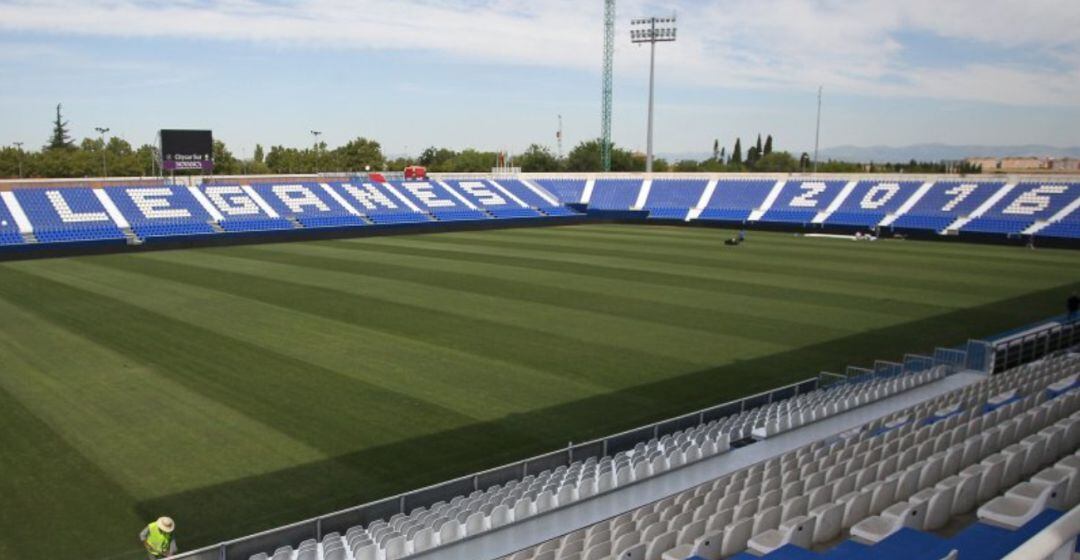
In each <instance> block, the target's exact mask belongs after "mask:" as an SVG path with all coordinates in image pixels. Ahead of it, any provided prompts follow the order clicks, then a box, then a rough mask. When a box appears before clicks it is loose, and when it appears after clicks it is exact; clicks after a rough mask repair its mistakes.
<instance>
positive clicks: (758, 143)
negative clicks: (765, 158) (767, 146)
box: [754, 132, 763, 156]
mask: <svg viewBox="0 0 1080 560" xmlns="http://www.w3.org/2000/svg"><path fill="white" fill-rule="evenodd" d="M754 147H756V148H757V153H758V155H759V156H760V155H761V151H762V149H763V148H762V147H761V133H760V132H759V133H758V135H757V144H755V145H754Z"/></svg>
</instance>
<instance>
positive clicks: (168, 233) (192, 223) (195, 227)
mask: <svg viewBox="0 0 1080 560" xmlns="http://www.w3.org/2000/svg"><path fill="white" fill-rule="evenodd" d="M105 192H106V194H108V196H109V199H111V200H112V201H113V203H114V204H116V207H117V209H119V210H120V213H121V214H123V215H124V217H125V218H127V221H128V223H129V224H130V225H131V229H132V231H134V232H135V235H137V236H139V237H140V238H142V239H153V238H159V237H184V236H189V235H206V234H212V233H215V230H214V228H213V227H212V226H211V225H210V222H211V221H212V220H213V218H212V217H211V216H210V214H209V213H207V211H206V209H205V208H203V207H202V205H200V204H199V201H198V200H196V199H195V197H194V196H193V195H192V194H191V192H189V191H188V190H187V189H186V188H183V187H172V186H160V187H106V188H105Z"/></svg>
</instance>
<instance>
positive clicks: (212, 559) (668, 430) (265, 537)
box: [174, 378, 819, 560]
mask: <svg viewBox="0 0 1080 560" xmlns="http://www.w3.org/2000/svg"><path fill="white" fill-rule="evenodd" d="M818 387H819V378H811V379H805V380H802V381H799V382H796V383H792V384H790V385H785V386H783V387H779V388H776V389H771V390H769V391H765V392H761V393H757V394H755V395H750V396H748V397H743V398H741V399H737V400H734V401H729V402H726V403H723V404H719V405H714V406H710V407H708V408H704V409H701V410H698V411H696V412H691V413H688V414H683V415H680V416H676V417H674V418H669V419H667V420H661V421H659V422H654V423H652V424H648V425H646V426H641V427H639V428H634V429H631V430H627V431H624V432H621V433H618V434H614V435H610V436H607V437H603V438H599V439H594V440H592V441H588V442H585V443H576V444H571V445H568V446H567V447H565V448H563V449H559V450H556V451H552V452H549V453H545V454H543V455H537V456H535V457H531V458H529V459H525V460H522V461H516V462H514V463H510V464H507V465H503V466H501V467H496V468H493V469H488V470H486V471H481V472H478V473H474V474H471V475H468V476H463V477H460V478H456V479H454V480H450V481H447V482H442V483H439V484H435V485H432V486H428V487H426V488H421V489H418V490H413V491H410V492H406V493H403V494H398V495H396V496H391V497H389V498H383V499H381V500H377V501H374V502H369V503H366V504H363V505H359V506H355V507H351V508H348V509H344V510H341V511H337V512H334V513H329V514H326V515H321V516H318V517H314V518H311V519H306V520H304V521H300V522H297V523H292V524H289V525H286V526H283V527H278V528H275V529H270V530H268V531H264V532H261V533H257V534H254V535H248V536H245V537H241V538H238V539H233V540H230V541H225V542H222V543H218V544H215V545H212V546H208V547H204V548H200V549H197V550H193V551H191V552H186V553H183V554H179V555H177V556H175V557H174V558H176V559H177V560H180V559H184V560H247V559H248V558H249V557H251V556H252V555H254V554H258V553H260V552H268V553H269V552H272V551H273V550H275V549H276V548H278V547H280V546H295V545H296V544H298V543H300V542H302V541H304V540H306V539H316V540H322V538H323V536H324V535H327V534H330V533H333V532H338V533H344V532H345V531H346V530H347V529H348V528H350V527H354V526H357V525H367V524H369V523H371V522H372V521H376V520H379V519H389V518H390V517H391V516H393V515H396V514H399V513H408V512H410V511H412V510H414V509H416V508H419V507H428V506H431V505H432V504H435V503H437V502H440V501H449V500H451V499H452V498H454V497H457V496H467V495H468V494H470V493H471V492H474V491H476V490H484V489H487V488H489V487H491V486H493V485H496V484H505V483H507V482H510V481H512V480H519V479H521V478H524V477H526V476H528V475H530V474H537V473H540V472H543V471H545V470H554V469H556V468H558V467H560V466H569V465H570V464H572V463H574V462H575V461H583V460H586V459H588V458H590V457H596V458H600V457H604V456H608V455H614V454H616V453H618V452H620V451H628V450H631V449H633V448H634V446H636V445H637V444H639V443H644V442H647V441H649V440H650V439H654V438H655V439H659V438H661V437H663V436H665V435H669V434H672V433H675V432H677V431H680V430H685V429H687V428H692V427H695V426H698V425H701V424H705V423H708V422H711V421H713V420H719V419H721V418H726V417H728V416H731V415H733V414H738V413H740V412H743V411H745V410H749V409H752V408H756V407H759V406H763V405H766V404H769V403H772V402H775V401H780V400H784V399H789V398H792V397H794V396H797V395H800V394H803V393H807V392H810V391H813V390H815V389H817V388H818Z"/></svg>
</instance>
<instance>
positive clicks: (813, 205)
mask: <svg viewBox="0 0 1080 560" xmlns="http://www.w3.org/2000/svg"><path fill="white" fill-rule="evenodd" d="M846 184H847V183H846V182H845V181H788V182H787V183H785V184H784V188H783V189H782V190H781V191H780V194H779V195H778V196H777V197H776V200H775V201H774V202H773V205H772V207H771V208H770V209H769V211H768V212H766V213H765V215H764V216H762V217H761V220H760V221H762V222H775V223H795V224H807V223H810V222H812V221H813V220H814V217H816V216H817V215H818V213H819V212H823V211H825V209H827V208H828V207H829V205H830V204H832V202H833V200H836V197H837V196H839V195H840V192H841V191H842V190H843V189H844V186H845V185H846Z"/></svg>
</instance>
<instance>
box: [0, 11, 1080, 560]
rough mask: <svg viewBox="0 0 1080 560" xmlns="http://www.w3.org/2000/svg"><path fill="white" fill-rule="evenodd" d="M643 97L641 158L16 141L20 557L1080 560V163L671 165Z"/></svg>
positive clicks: (3, 184) (5, 334)
mask: <svg viewBox="0 0 1080 560" xmlns="http://www.w3.org/2000/svg"><path fill="white" fill-rule="evenodd" d="M603 4H604V5H605V6H606V8H607V10H608V11H606V12H605V16H606V20H605V22H604V24H605V25H604V30H605V33H606V34H607V35H606V40H607V46H608V47H610V41H611V33H612V29H613V27H614V25H615V21H616V20H615V14H614V11H613V10H614V4H615V2H614V0H608V1H606V2H604V3H603ZM6 9H7V8H4V7H2V6H0V15H3V14H4V10H6ZM24 9H26V10H30V8H25V7H24ZM432 9H436V8H432ZM12 13H14V12H12ZM675 21H676V20H675V18H674V17H672V18H670V19H666V18H665V19H658V18H651V19H649V20H632V21H631V22H630V23H631V25H633V26H640V25H641V24H642V23H647V24H648V25H649V26H651V27H649V28H646V30H645V31H642V30H641V29H636V30H635V31H633V32H632V35H631V37H632V38H633V40H634V42H637V43H640V42H651V43H652V45H651V46H652V48H654V49H655V47H656V43H657V42H664V41H669V40H670V41H674V39H675V33H674V28H673V27H672V29H671V31H670V33H668V32H667V31H663V30H658V29H657V25H658V24H662V25H671V26H674V24H675ZM597 25H599V22H597ZM653 54H654V56H655V52H654V53H653ZM611 55H612V52H611V49H610V48H608V49H607V50H606V51H605V62H607V68H606V69H605V71H606V72H609V73H610V62H611ZM2 64H3V61H2V59H0V65H2ZM610 87H611V82H610V74H608V78H607V80H606V81H605V84H604V94H605V95H604V102H605V110H606V111H607V112H608V113H607V119H610V110H611V106H610V101H611V97H610ZM3 99H4V98H2V97H0V103H3V102H5V101H3ZM219 101H220V100H219ZM220 102H222V103H225V101H220ZM649 102H650V109H649V137H648V153H647V154H643V155H642V157H641V161H642V164H643V165H644V166H645V167H644V168H643V169H641V170H629V171H627V170H614V171H613V170H611V161H610V158H611V155H612V154H611V153H610V152H611V150H612V144H611V141H610V124H611V123H610V120H608V121H606V123H605V125H604V126H605V127H606V129H605V130H604V131H603V133H602V135H601V138H600V140H599V142H598V145H599V147H600V150H598V151H597V156H598V157H597V161H596V165H597V166H598V170H595V171H578V170H574V169H571V168H570V167H567V166H566V165H565V164H564V167H563V169H561V170H558V171H530V170H527V169H522V168H521V167H515V166H514V165H513V163H512V162H511V161H509V158H504V154H503V153H501V152H500V153H499V155H498V158H497V160H495V161H493V162H491V166H490V169H488V170H483V171H455V170H437V169H426V168H425V167H423V166H421V165H416V164H414V163H410V164H409V165H408V166H407V167H405V168H404V169H395V168H391V164H390V163H389V158H387V159H384V160H382V162H383V165H382V166H381V167H379V168H376V169H377V170H376V171H372V168H371V166H369V165H365V166H363V167H364V168H363V169H355V168H354V169H348V170H337V169H332V168H331V169H321V170H320V169H318V167H317V166H318V165H319V160H315V162H316V163H315V165H316V168H315V169H312V170H311V172H308V171H307V170H305V171H302V172H288V173H285V172H267V173H229V174H215V173H214V172H213V171H214V167H215V163H220V162H221V161H222V160H223V159H224V158H223V156H222V155H221V154H222V152H221V150H220V148H219V147H218V146H217V145H216V144H215V142H216V141H215V139H214V137H213V134H212V132H211V131H210V130H203V129H160V130H159V132H158V137H157V145H156V146H153V149H152V150H151V151H150V152H147V153H148V154H151V155H153V157H154V158H156V159H155V160H154V162H153V163H154V165H155V166H156V168H155V169H156V170H157V172H156V173H154V174H153V176H119V175H118V176H110V174H109V173H106V172H105V171H106V170H105V169H101V171H102V173H100V174H99V175H100V176H98V175H94V176H78V175H77V173H67V174H66V175H65V176H60V175H64V174H63V173H59V172H56V173H53V174H52V175H49V173H48V172H44V171H41V172H34V173H33V174H32V175H33V176H31V177H23V175H24V169H23V167H22V166H23V160H22V159H19V163H18V165H19V167H18V177H15V176H12V177H11V178H5V179H0V450H2V451H0V558H2V559H8V558H11V559H43V558H80V559H82V558H85V559H101V560H142V559H143V558H147V557H149V558H151V559H157V558H175V559H177V560H180V559H184V560H398V559H417V560H443V559H456V560H721V559H728V558H733V559H738V560H750V559H753V558H767V559H772V560H812V559H834V560H863V559H865V560H870V559H874V560H877V559H905V560H913V559H927V560H943V559H953V560H955V559H960V560H968V559H997V558H1008V559H1010V560H1042V559H1047V560H1050V559H1053V560H1066V559H1069V560H1071V559H1075V558H1078V557H1080V547H1078V543H1077V535H1078V534H1080V313H1078V311H1077V309H1078V308H1080V298H1078V297H1077V295H1076V294H1077V292H1078V291H1080V252H1078V250H1080V175H1078V174H1070V173H1061V172H1057V170H1056V169H1053V168H1047V169H1032V170H1021V171H1006V170H1003V169H997V170H995V171H996V172H993V171H991V170H988V169H982V170H979V169H977V168H974V167H963V168H962V169H963V171H964V172H963V173H960V172H953V171H954V168H953V167H952V164H951V163H950V164H948V165H947V166H945V167H947V169H946V170H944V171H941V172H932V173H919V172H913V169H909V168H904V169H901V168H896V170H892V171H891V172H890V171H889V170H887V169H886V170H885V172H882V170H883V169H884V168H871V166H869V165H868V166H867V167H866V168H865V169H864V170H862V171H850V170H845V171H828V170H824V169H823V170H817V156H816V153H815V156H814V158H813V161H812V165H813V166H814V167H813V168H805V169H799V170H789V171H784V172H775V171H768V170H765V169H764V166H759V167H754V165H753V164H752V163H744V162H742V161H734V160H730V159H727V158H725V157H723V156H720V157H719V158H718V160H712V163H719V165H720V166H721V168H718V169H717V170H711V171H710V170H705V169H697V170H694V171H678V170H674V169H667V170H663V171H661V170H658V169H655V168H654V167H653V166H654V155H653V153H652V107H651V103H652V97H651V93H650V99H649ZM56 115H57V117H56V129H57V130H59V131H60V132H61V134H59V136H58V138H59V140H64V134H63V132H64V127H65V126H66V123H65V122H63V120H62V117H61V115H60V108H59V107H57V109H56ZM819 122H820V115H819ZM150 126H153V125H150ZM97 131H98V132H99V133H100V136H101V143H102V144H101V146H102V148H101V151H100V152H95V151H93V150H94V148H93V144H90V143H88V144H86V145H87V146H89V148H78V149H80V150H82V149H85V150H87V153H89V154H91V155H92V156H93V158H94V159H93V161H92V163H91V165H94V166H96V165H98V163H99V162H98V159H97V158H98V156H97V155H96V154H98V153H100V154H101V156H100V158H101V161H100V163H101V165H102V166H103V167H104V166H105V165H107V164H108V162H107V161H106V157H107V154H108V153H109V152H107V151H106V148H105V147H104V146H105V135H106V133H107V132H108V129H107V128H99V129H97ZM0 132H4V131H3V125H2V124H0ZM311 134H312V135H313V136H314V137H315V138H316V141H318V136H319V135H320V134H321V132H319V131H315V130H312V131H311ZM558 138H559V141H560V148H559V150H560V158H561V157H562V156H561V141H562V131H561V129H560V132H559V136H558ZM59 140H58V141H59ZM87 142H90V140H88V141H87ZM60 143H61V144H63V142H60ZM759 144H760V139H759ZM771 145H772V137H771V136H770V137H769V140H768V146H769V150H768V151H771V150H772V148H771ZM605 146H606V148H605ZM49 149H50V148H48V147H47V148H46V149H44V150H43V151H42V152H41V155H40V156H35V157H40V158H42V159H43V158H46V157H50V156H49V155H48V154H49ZM51 149H53V150H59V149H67V148H63V147H62V146H61V147H59V148H57V147H54V148H51ZM259 149H260V150H261V146H260V148H259ZM70 150H72V151H71V152H70V153H76V152H75V150H76V148H74V147H72V148H70ZM755 150H757V152H756V153H757V155H758V156H759V157H767V152H762V151H761V148H760V147H757V148H755ZM17 152H18V154H19V157H20V158H21V157H23V156H22V154H23V151H22V146H21V143H20V144H19V146H18V150H17ZM815 152H816V150H815ZM12 153H15V152H12ZM313 153H314V157H316V158H318V157H319V154H320V152H319V147H318V144H316V148H315V151H314V152H313ZM73 157H74V156H73ZM739 157H740V158H741V154H740V156H739ZM2 159H3V154H0V170H2V169H4V167H3V165H4V163H3V161H2ZM804 159H806V158H804ZM215 160H219V161H218V162H215ZM327 161H330V160H327ZM759 161H760V160H759ZM913 161H914V160H913ZM260 163H261V162H260ZM329 165H333V163H332V162H331V163H329ZM40 169H45V168H40ZM968 171H973V172H971V173H968ZM980 171H981V172H980ZM67 175H71V176H67ZM140 531H141V532H140Z"/></svg>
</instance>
